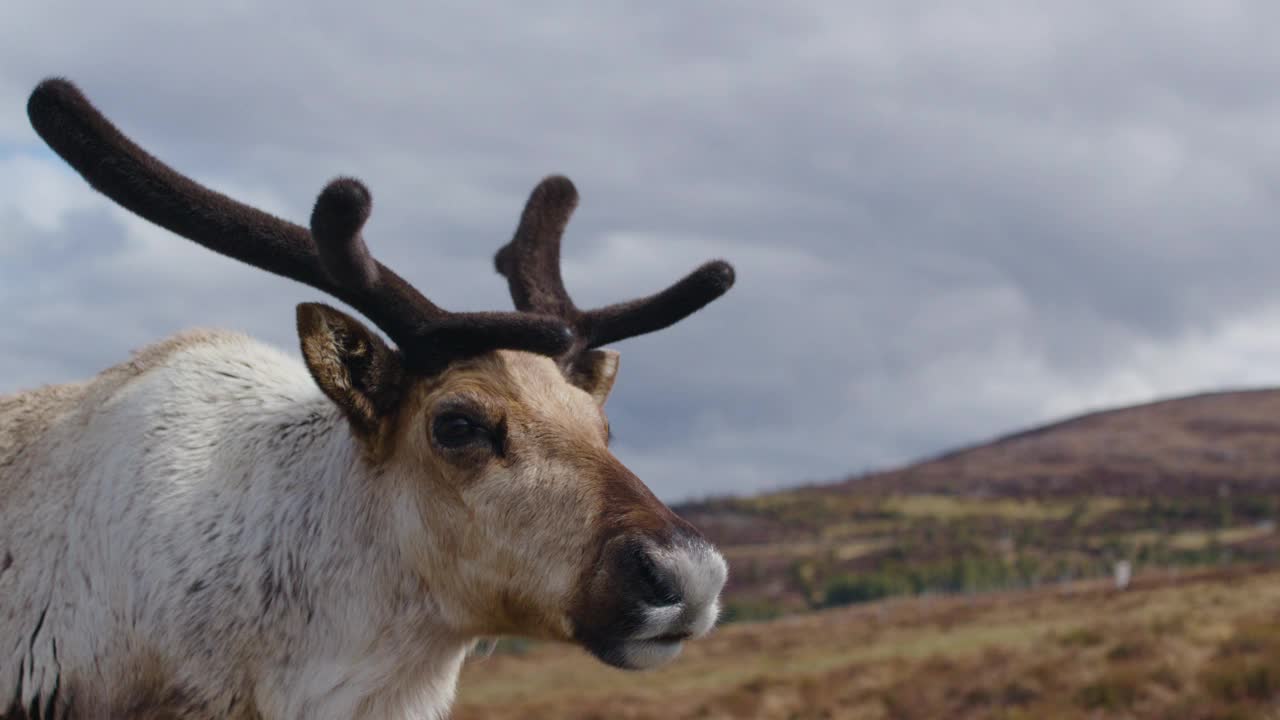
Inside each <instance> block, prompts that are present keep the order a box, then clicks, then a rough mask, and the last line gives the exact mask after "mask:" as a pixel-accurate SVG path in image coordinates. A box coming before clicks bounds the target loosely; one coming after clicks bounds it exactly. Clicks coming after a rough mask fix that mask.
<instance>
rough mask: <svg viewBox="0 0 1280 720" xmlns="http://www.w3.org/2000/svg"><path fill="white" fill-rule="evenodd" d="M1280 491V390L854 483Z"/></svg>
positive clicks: (1195, 404)
mask: <svg viewBox="0 0 1280 720" xmlns="http://www.w3.org/2000/svg"><path fill="white" fill-rule="evenodd" d="M1223 484H1226V485H1236V484H1241V485H1246V486H1250V489H1254V490H1264V489H1271V490H1280V390H1246V391H1236V392H1222V393H1211V394H1204V395H1195V396H1191V397H1183V398H1176V399H1172V400H1164V401H1160V402H1154V403H1149V404H1145V405H1136V406H1133V407H1126V408H1120V409H1116V410H1105V411H1101V412H1095V413H1090V414H1088V415H1082V416H1080V417H1075V418H1072V419H1069V420H1065V421H1062V422H1058V423H1054V424H1052V425H1046V426H1043V427H1039V428H1034V429H1032V430H1027V431H1024V432H1019V433H1016V434H1014V435H1009V436H1006V437H1003V438H999V439H997V440H994V441H991V442H988V443H984V444H981V445H978V446H975V447H970V448H966V449H963V450H958V451H954V452H950V453H947V454H945V455H942V456H940V457H938V458H935V459H932V460H927V461H925V462H920V463H917V464H914V465H911V466H909V467H906V468H902V469H899V470H894V471H889V472H883V473H876V474H874V475H870V476H867V477H863V478H851V479H850V480H847V481H846V482H845V483H843V484H842V485H843V487H845V488H849V489H856V490H858V491H860V492H872V491H875V492H900V493H946V494H967V495H997V496H1002V497H1045V496H1055V495H1056V496H1061V495H1112V496H1130V497H1132V496H1142V495H1145V494H1147V493H1150V492H1159V493H1161V494H1163V495H1166V496H1168V495H1181V494H1187V493H1190V494H1195V495H1200V494H1204V493H1217V492H1219V487H1220V486H1222V485H1223Z"/></svg>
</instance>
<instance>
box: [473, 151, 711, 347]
mask: <svg viewBox="0 0 1280 720" xmlns="http://www.w3.org/2000/svg"><path fill="white" fill-rule="evenodd" d="M577 205H578V191H577V190H576V189H574V187H573V183H572V182H570V181H569V179H568V178H566V177H562V176H559V175H553V176H551V177H548V178H546V179H544V180H543V181H542V182H541V183H539V184H538V186H537V187H535V188H534V189H533V192H532V193H531V194H530V195H529V201H528V202H527V203H526V204H525V208H524V213H523V214H522V215H521V217H520V224H519V226H517V228H516V232H515V236H514V237H512V239H511V242H509V243H507V244H506V245H504V246H503V247H502V249H501V250H499V251H498V254H497V255H496V256H495V257H494V265H495V266H496V267H497V270H498V272H499V273H501V274H502V275H503V276H505V277H506V278H507V284H508V285H509V286H510V289H511V299H512V300H514V301H515V305H516V308H517V309H519V310H521V311H524V312H528V313H542V314H545V315H554V316H556V317H559V318H562V319H563V320H564V321H565V322H567V323H569V325H571V326H572V327H573V329H574V333H575V335H576V338H575V341H574V343H573V348H572V349H571V351H570V352H569V353H567V356H568V357H569V359H571V358H572V356H573V355H575V354H577V353H580V352H582V351H584V350H589V349H591V348H597V347H600V346H601V345H607V344H609V343H612V342H617V341H619V340H624V339H626V338H629V337H635V336H637V335H643V334H645V333H650V332H653V331H655V330H661V329H663V328H665V327H668V326H670V325H673V324H675V323H677V322H679V321H680V320H683V319H684V318H686V317H688V316H689V315H691V314H693V313H694V312H697V311H698V310H700V309H702V307H703V306H705V305H706V304H707V303H709V302H711V301H712V300H715V299H716V298H718V297H720V296H721V295H723V294H725V292H727V291H728V290H729V288H730V287H732V286H733V280H734V272H733V266H732V265H730V264H729V263H727V262H725V261H723V260H713V261H711V262H708V263H706V264H704V265H702V266H701V267H699V268H698V269H697V270H694V271H693V272H691V273H689V274H688V275H686V276H685V277H684V279H683V280H680V281H679V282H677V283H676V284H674V285H672V286H671V287H669V288H667V289H666V290H663V291H662V292H660V293H657V294H655V295H650V296H648V297H644V298H640V299H637V300H631V301H630V302H623V303H618V304H616V305H609V306H606V307H602V308H598V309H596V310H586V311H583V310H579V309H578V307H577V306H576V305H574V304H573V300H572V299H571V298H570V297H569V293H568V291H567V290H565V287H564V280H563V279H562V278H561V276H560V239H561V237H562V236H563V234H564V229H565V226H566V225H567V224H568V222H569V216H570V215H572V214H573V211H574V209H575V208H576V207H577Z"/></svg>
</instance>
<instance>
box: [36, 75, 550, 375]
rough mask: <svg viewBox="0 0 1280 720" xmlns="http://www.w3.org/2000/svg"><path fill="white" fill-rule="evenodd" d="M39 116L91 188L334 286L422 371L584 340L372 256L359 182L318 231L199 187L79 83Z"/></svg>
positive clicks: (325, 207) (185, 232)
mask: <svg viewBox="0 0 1280 720" xmlns="http://www.w3.org/2000/svg"><path fill="white" fill-rule="evenodd" d="M27 114H28V115H29V117H30V119H31V124H32V126H33V127H34V128H35V129H36V132H38V133H39V134H40V136H41V137H42V138H44V140H45V142H47V143H48V144H49V146H50V147H51V148H53V149H54V151H56V152H57V153H58V154H59V155H61V156H62V158H63V159H64V160H66V161H67V163H68V164H69V165H71V167H72V168H74V169H75V170H76V171H77V172H79V173H80V174H81V175H82V176H83V177H84V178H85V180H86V181H88V183H89V184H90V185H92V186H93V187H94V188H95V189H97V190H98V191H99V192H101V193H102V194H104V195H106V196H107V197H109V198H111V199H112V200H113V201H115V202H116V203H117V204H119V205H120V206H122V207H124V208H126V209H128V210H130V211H132V212H133V213H135V214H137V215H139V216H140V217H143V218H145V219H147V220H149V221H151V222H153V223H155V224H157V225H160V226H161V227H164V228H166V229H168V230H170V231H172V232H174V233H177V234H178V235H181V236H183V237H185V238H188V239H190V240H193V241H194V242H196V243H198V244H200V245H203V246H204V247H206V248H208V249H210V250H213V251H215V252H218V253H221V254H223V255H227V256H229V257H232V258H235V259H237V260H241V261H243V262H246V263H248V264H250V265H253V266H255V267H258V268H261V269H263V270H267V271H268V272H272V273H275V274H277V275H282V276H284V277H287V278H291V279H293V280H297V281H299V282H302V283H306V284H307V285H310V286H312V287H314V288H317V289H319V290H322V291H324V292H326V293H329V294H331V295H333V296H334V297H336V298H338V299H340V300H342V301H343V302H345V303H347V304H348V305H350V306H352V307H353V308H355V309H357V310H359V311H360V312H361V313H363V314H364V315H366V316H367V317H368V318H369V319H370V320H372V321H373V323H374V324H375V325H377V326H378V327H380V328H382V330H383V331H384V332H386V333H387V335H388V336H389V337H390V338H391V339H392V340H393V341H395V342H396V344H397V345H399V346H400V349H401V350H402V351H403V352H404V354H405V356H406V359H407V360H408V361H409V364H410V366H411V367H412V368H414V369H418V370H421V371H433V370H438V369H440V368H442V367H443V364H445V363H447V362H448V360H450V359H452V358H454V357H458V356H459V355H462V354H479V353H482V352H486V351H488V350H495V349H499V348H510V349H518V350H527V351H529V352H535V353H540V354H544V355H558V354H560V353H562V352H564V351H565V350H566V349H568V347H569V345H570V344H571V342H572V335H571V331H570V330H569V329H568V328H567V327H566V325H565V323H564V322H563V321H561V320H559V319H556V318H550V317H545V316H540V315H532V314H524V313H451V312H448V311H446V310H444V309H442V308H440V307H438V306H436V305H435V304H433V303H432V302H431V301H430V300H428V299H427V298H426V297H424V296H423V295H422V294H421V293H419V292H418V291H417V289H415V288H414V287H413V286H412V285H410V284H409V283H408V282H406V281H405V280H404V279H403V278H401V277H400V276H399V275H397V274H396V273H395V272H393V271H392V270H390V269H388V268H387V267H386V266H384V265H382V264H381V263H379V262H378V261H377V260H376V259H374V258H373V256H372V255H370V254H369V251H368V248H367V247H366V246H365V244H364V240H363V239H362V238H361V236H360V230H361V229H362V228H363V226H364V223H365V221H366V220H367V219H368V217H369V212H370V210H371V208H372V198H371V196H370V194H369V191H368V189H367V188H365V187H364V185H363V184H361V183H360V182H359V181H357V180H354V179H351V178H339V179H338V180H335V181H334V182H331V183H330V184H329V185H328V186H327V187H326V188H325V189H324V191H323V192H321V194H320V197H319V198H318V199H317V200H316V205H315V208H314V210H313V212H312V228H313V230H314V232H315V237H314V238H313V234H312V233H311V232H308V231H307V229H306V228H303V227H301V226H298V225H295V224H293V223H290V222H287V221H285V220H281V219H280V218H277V217H275V216H273V215H269V214H267V213H265V212H262V211H261V210H258V209H256V208H253V207H250V206H248V205H245V204H243V203H240V202H238V201H236V200H233V199H231V198H229V197H227V196H225V195H222V194H221V193H217V192H214V191H213V190H210V189H209V188H207V187H205V186H203V185H201V184H199V183H197V182H195V181H194V180H192V179H190V178H188V177H186V176H185V175H183V174H181V173H179V172H177V171H176V170H174V169H172V168H170V167H169V166H168V165H165V164H164V163H162V162H160V161H159V160H157V159H156V158H155V157H153V156H152V155H150V154H149V153H147V152H146V151H145V150H143V149H142V148H141V147H139V146H138V145H136V144H135V143H134V142H133V141H132V140H130V139H129V138H128V137H126V136H125V135H124V134H123V133H121V132H120V131H119V130H118V129H116V127H115V126H114V125H112V124H111V122H110V121H109V120H107V119H106V118H105V117H103V115H102V114H101V113H99V112H98V110H97V109H96V108H94V107H93V105H92V104H90V103H89V101H88V99H87V98H85V96H84V95H83V94H82V93H81V92H80V91H79V90H78V89H77V88H76V87H75V86H74V85H72V84H71V83H70V82H67V81H66V80H63V79H60V78H52V79H49V80H45V81H44V82H42V83H40V85H38V86H37V87H36V89H35V90H34V91H33V92H32V94H31V98H30V100H29V101H28V103H27Z"/></svg>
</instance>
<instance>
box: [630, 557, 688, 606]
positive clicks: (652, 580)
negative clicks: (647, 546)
mask: <svg viewBox="0 0 1280 720" xmlns="http://www.w3.org/2000/svg"><path fill="white" fill-rule="evenodd" d="M636 579H637V580H639V582H640V586H641V592H642V593H643V594H644V596H645V597H644V600H645V601H646V602H648V603H649V604H650V605H653V606H655V607H666V606H669V605H679V604H680V603H681V601H683V600H684V598H683V597H682V596H681V594H680V590H679V589H678V588H676V586H675V583H674V582H672V580H671V578H670V577H669V576H668V575H667V574H666V573H663V572H662V571H661V570H660V569H658V566H657V565H655V564H654V562H653V558H652V557H650V556H649V554H648V553H646V552H644V551H640V552H639V553H637V557H636Z"/></svg>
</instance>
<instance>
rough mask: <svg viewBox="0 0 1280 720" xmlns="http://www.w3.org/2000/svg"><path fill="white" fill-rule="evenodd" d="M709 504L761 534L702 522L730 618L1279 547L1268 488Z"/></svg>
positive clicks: (1062, 578)
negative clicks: (737, 533) (712, 542)
mask: <svg viewBox="0 0 1280 720" xmlns="http://www.w3.org/2000/svg"><path fill="white" fill-rule="evenodd" d="M708 508H710V509H711V510H713V511H714V512H718V513H725V514H731V515H734V516H737V517H746V518H749V519H750V520H751V522H744V523H742V524H743V525H745V526H747V527H768V528H771V530H770V532H771V533H772V535H771V536H770V537H772V538H773V539H772V540H768V539H767V538H760V539H759V541H757V540H755V539H754V538H752V539H749V541H748V542H740V543H734V542H733V539H732V538H717V537H716V536H715V534H714V532H713V533H712V537H713V539H716V540H718V541H719V544H720V545H721V547H722V548H723V549H724V550H725V551H726V555H727V557H728V559H729V562H730V567H731V570H732V572H731V578H732V581H731V584H730V587H729V591H728V593H729V594H728V603H727V608H728V612H727V613H726V620H727V621H730V622H733V621H739V620H751V621H756V620H761V619H768V618H771V617H775V616H777V615H779V614H784V613H788V612H798V611H807V610H812V609H818V608H829V607H838V606H842V605H852V604H859V603H866V602H874V601H877V600H881V599H883V598H888V597H897V596H912V595H922V594H936V595H950V594H974V593H988V592H999V591H1005V590H1017V589H1027V588H1036V587H1040V586H1043V585H1053V584H1058V583H1063V582H1070V581H1073V580H1080V579H1089V578H1098V579H1100V578H1109V577H1111V576H1112V575H1113V573H1114V572H1115V567H1116V563H1118V562H1119V561H1127V562H1128V563H1130V566H1131V567H1132V568H1133V571H1134V572H1135V573H1141V572H1144V571H1149V570H1153V569H1164V570H1171V571H1172V570H1185V569H1193V568H1199V567H1220V566H1226V565H1236V564H1250V563H1259V562H1276V561H1280V533H1277V531H1276V512H1277V499H1276V498H1275V497H1271V496H1270V495H1267V494H1263V493H1260V492H1259V493H1255V494H1249V493H1247V492H1243V491H1239V490H1237V491H1235V492H1233V493H1225V494H1219V493H1217V492H1214V493H1212V494H1210V495H1206V496H1195V495H1185V496H1181V497H1151V498H1118V497H1108V496H1101V497H1092V496H1086V497H1056V498H1048V499H1044V500H1035V499H1027V498H978V497H962V496H949V495H941V494H936V493H932V494H917V495H906V494H899V495H886V496H877V495H872V494H865V495H864V494H858V493H854V492H846V493H840V494H837V493H831V492H817V491H802V490H798V491H792V492H786V493H779V494H775V495H769V496H765V497H759V498H745V499H725V500H719V501H714V502H713V503H712V504H710V505H707V506H704V510H707V509H708ZM782 538H785V539H782ZM1108 697H1109V696H1108Z"/></svg>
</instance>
